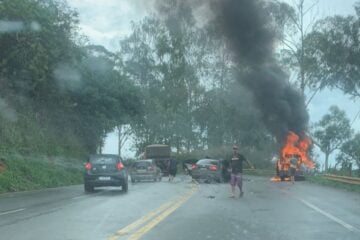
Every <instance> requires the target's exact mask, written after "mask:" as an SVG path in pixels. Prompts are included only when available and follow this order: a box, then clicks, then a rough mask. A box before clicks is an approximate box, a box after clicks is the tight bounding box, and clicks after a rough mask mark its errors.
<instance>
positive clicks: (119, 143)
mask: <svg viewBox="0 0 360 240" xmlns="http://www.w3.org/2000/svg"><path fill="white" fill-rule="evenodd" d="M121 145H122V142H121V125H119V126H118V154H119V156H120V157H121V147H122V146H121Z"/></svg>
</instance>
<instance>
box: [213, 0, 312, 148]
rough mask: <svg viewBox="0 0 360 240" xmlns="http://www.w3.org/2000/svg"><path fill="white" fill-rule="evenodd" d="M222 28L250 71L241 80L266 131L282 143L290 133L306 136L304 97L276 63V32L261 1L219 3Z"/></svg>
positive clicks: (242, 0)
mask: <svg viewBox="0 0 360 240" xmlns="http://www.w3.org/2000/svg"><path fill="white" fill-rule="evenodd" d="M212 9H213V11H215V13H216V14H217V15H218V16H219V19H220V21H219V22H220V25H219V26H220V28H221V29H219V30H221V31H222V32H223V33H224V34H225V35H226V37H227V39H228V40H229V43H230V46H231V48H232V49H231V51H233V52H234V53H235V55H236V57H237V60H238V61H239V62H240V61H241V62H245V63H246V64H248V66H249V68H250V71H249V73H248V74H247V75H246V76H245V77H242V78H241V79H239V81H241V83H242V84H243V85H245V86H246V87H247V88H248V89H250V90H251V91H252V93H253V95H254V97H255V104H256V106H257V107H258V108H259V110H260V112H261V114H262V119H263V122H264V124H265V125H266V127H267V128H268V130H269V131H270V132H272V133H273V134H274V135H275V136H276V138H277V139H278V142H279V143H280V142H282V141H283V140H284V139H285V136H286V135H287V133H288V131H293V132H295V133H297V134H298V135H302V134H304V132H305V131H306V127H307V124H308V119H309V117H308V113H307V110H306V106H305V101H304V98H303V96H302V94H301V93H300V92H299V91H297V90H296V89H295V88H294V87H293V86H292V85H290V84H289V82H288V77H287V75H286V74H285V73H284V72H283V71H282V70H281V68H280V67H279V66H278V65H277V64H276V60H275V59H274V39H275V34H274V32H275V31H274V29H273V28H272V25H271V22H272V21H271V19H270V18H269V14H268V13H267V10H266V8H265V5H264V2H263V1H260V0H219V1H216V2H215V4H214V5H213V8H212Z"/></svg>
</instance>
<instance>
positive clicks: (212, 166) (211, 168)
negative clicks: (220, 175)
mask: <svg viewBox="0 0 360 240" xmlns="http://www.w3.org/2000/svg"><path fill="white" fill-rule="evenodd" d="M209 170H210V171H216V170H217V167H216V166H215V165H210V166H209Z"/></svg>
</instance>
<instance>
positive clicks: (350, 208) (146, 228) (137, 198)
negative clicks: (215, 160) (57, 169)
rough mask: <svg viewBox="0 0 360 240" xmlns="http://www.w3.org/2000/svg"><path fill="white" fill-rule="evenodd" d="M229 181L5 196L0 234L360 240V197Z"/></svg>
mask: <svg viewBox="0 0 360 240" xmlns="http://www.w3.org/2000/svg"><path fill="white" fill-rule="evenodd" d="M246 179H247V181H245V186H246V188H245V190H246V194H245V196H244V197H243V198H241V199H240V198H236V199H230V198H229V197H228V196H229V186H228V185H227V184H200V185H195V184H192V183H191V181H190V179H189V178H188V177H186V176H181V177H179V178H178V179H177V182H176V183H168V182H167V181H166V180H165V179H164V180H163V182H157V183H151V182H149V183H138V184H134V185H130V189H129V193H127V194H124V193H122V192H121V191H119V189H116V188H111V189H106V188H104V189H101V190H99V191H96V192H95V193H94V194H84V193H83V188H82V186H71V187H64V188H56V189H49V190H43V191H34V192H26V193H10V194H2V195H0V239H14V240H18V239H19V240H20V239H29V240H32V239H34V240H35V239H36V240H41V239H59V240H60V239H61V240H70V239H71V240H75V239H76V240H77V239H79V240H80V239H90V240H91V239H105V240H116V239H119V240H121V239H131V240H136V239H150V240H152V239H154V240H155V239H156V240H158V239H175V240H178V239H199V240H200V239H280V240H281V239H286V240H289V239H314V240H315V239H316V240H317V239H320V240H321V239H327V240H328V239H349V240H350V239H351V240H352V239H356V240H357V239H360V238H359V236H360V230H359V229H360V195H359V194H356V193H349V192H346V191H341V190H337V189H332V188H326V187H322V186H317V185H312V184H309V183H306V182H297V183H296V184H295V185H294V186H293V185H291V184H290V183H273V182H270V181H269V180H268V179H266V178H260V177H246Z"/></svg>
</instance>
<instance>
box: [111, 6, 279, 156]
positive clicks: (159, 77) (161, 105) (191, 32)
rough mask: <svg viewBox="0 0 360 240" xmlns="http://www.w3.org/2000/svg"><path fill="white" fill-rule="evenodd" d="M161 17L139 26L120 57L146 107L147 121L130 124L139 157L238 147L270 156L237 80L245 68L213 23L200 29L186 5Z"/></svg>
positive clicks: (247, 97) (265, 137)
mask: <svg viewBox="0 0 360 240" xmlns="http://www.w3.org/2000/svg"><path fill="white" fill-rule="evenodd" d="M165 9H167V10H165ZM162 10H163V11H164V13H163V17H162V18H158V17H156V16H150V17H147V18H145V19H144V20H142V21H141V22H139V23H133V32H132V34H131V35H130V36H129V37H127V38H125V39H124V40H123V41H122V42H121V50H120V51H119V52H118V53H117V57H118V59H119V62H121V64H122V65H121V66H122V67H123V69H124V72H125V74H126V76H127V77H128V78H129V79H130V80H131V81H133V82H135V83H136V85H137V86H138V87H139V88H140V89H141V93H142V94H141V95H142V96H143V101H144V105H145V106H144V116H143V117H142V118H141V119H139V120H138V121H135V122H133V123H132V124H131V125H132V128H133V131H134V135H135V140H136V146H137V148H138V151H139V152H141V151H143V148H144V146H146V145H148V144H153V143H164V144H170V145H171V146H172V147H175V148H176V150H177V153H178V154H183V153H184V152H186V153H187V154H190V155H191V153H193V152H196V151H197V150H198V149H206V148H209V149H219V148H221V147H222V146H231V145H232V144H233V143H234V142H237V143H239V144H241V145H243V146H247V147H250V146H253V147H254V148H256V149H258V150H261V149H263V150H264V149H266V151H267V156H272V151H271V150H269V149H270V147H268V146H272V144H273V139H272V138H271V137H270V136H269V135H268V133H267V131H266V130H265V128H264V126H263V125H262V123H261V122H260V121H259V120H258V119H259V118H260V117H259V116H258V115H259V113H258V112H257V111H256V110H255V108H254V107H253V101H252V96H251V94H249V92H248V91H247V90H246V89H245V88H244V87H243V86H241V84H239V83H238V81H237V79H235V75H237V72H236V71H243V68H244V69H245V66H236V67H235V64H234V62H232V57H231V53H230V52H229V51H228V50H227V47H228V46H227V42H226V41H225V39H224V38H223V37H221V36H220V35H219V34H218V33H215V32H214V29H213V28H212V24H213V23H210V24H209V26H206V27H205V28H198V27H197V26H196V25H195V24H194V20H193V17H192V16H191V15H188V14H183V13H184V11H185V12H186V13H188V12H190V11H187V10H186V8H185V7H184V6H183V3H182V2H181V1H177V2H176V4H175V5H174V6H172V7H171V8H169V6H168V5H167V4H166V3H165V5H163V6H162ZM174 29H176V31H175V30H174ZM239 69H241V70H239ZM272 147H273V146H272Z"/></svg>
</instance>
